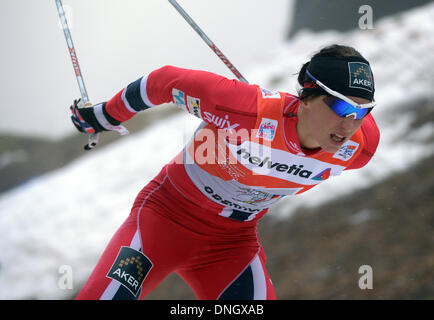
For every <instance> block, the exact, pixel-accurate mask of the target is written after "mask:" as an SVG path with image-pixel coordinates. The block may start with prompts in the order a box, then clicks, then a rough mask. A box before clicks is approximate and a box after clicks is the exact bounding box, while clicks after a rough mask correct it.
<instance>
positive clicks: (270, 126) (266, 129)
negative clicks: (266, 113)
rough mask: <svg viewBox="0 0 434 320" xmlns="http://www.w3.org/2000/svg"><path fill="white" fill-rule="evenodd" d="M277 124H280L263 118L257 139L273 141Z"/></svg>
mask: <svg viewBox="0 0 434 320" xmlns="http://www.w3.org/2000/svg"><path fill="white" fill-rule="evenodd" d="M277 124H278V122H277V121H276V120H272V119H267V118H262V120H261V125H260V126H259V130H258V133H257V134H256V137H257V138H263V139H265V140H269V141H272V140H273V139H274V136H275V134H276V128H277Z"/></svg>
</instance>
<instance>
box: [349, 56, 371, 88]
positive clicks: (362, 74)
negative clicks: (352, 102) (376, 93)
mask: <svg viewBox="0 0 434 320" xmlns="http://www.w3.org/2000/svg"><path fill="white" fill-rule="evenodd" d="M348 69H349V72H350V88H359V89H363V90H367V91H369V92H372V90H373V87H374V81H373V79H372V73H371V68H370V67H369V66H368V65H367V64H366V63H363V62H348Z"/></svg>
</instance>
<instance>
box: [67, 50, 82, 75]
mask: <svg viewBox="0 0 434 320" xmlns="http://www.w3.org/2000/svg"><path fill="white" fill-rule="evenodd" d="M69 53H70V54H71V60H72V66H73V67H74V70H75V75H76V76H77V77H81V74H80V67H79V66H78V59H77V55H76V54H75V50H74V48H69Z"/></svg>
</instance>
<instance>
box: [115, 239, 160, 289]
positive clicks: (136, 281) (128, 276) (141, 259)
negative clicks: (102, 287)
mask: <svg viewBox="0 0 434 320" xmlns="http://www.w3.org/2000/svg"><path fill="white" fill-rule="evenodd" d="M152 266H153V265H152V262H151V260H149V259H148V257H146V256H145V255H144V254H143V253H141V252H140V251H137V250H134V249H133V248H130V247H122V248H121V249H120V250H119V253H118V256H117V257H116V260H115V262H114V263H113V266H112V268H111V269H110V271H109V272H108V273H107V278H111V279H113V280H116V281H118V282H119V283H120V284H121V285H123V286H124V287H125V288H127V289H128V291H130V292H131V293H132V294H133V295H134V296H137V293H138V292H139V289H140V287H141V286H142V283H143V280H145V278H146V276H147V275H148V273H149V271H150V270H151V268H152Z"/></svg>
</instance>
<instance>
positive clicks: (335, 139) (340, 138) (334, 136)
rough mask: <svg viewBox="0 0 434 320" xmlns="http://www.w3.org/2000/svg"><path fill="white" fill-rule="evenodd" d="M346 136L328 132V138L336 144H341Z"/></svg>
mask: <svg viewBox="0 0 434 320" xmlns="http://www.w3.org/2000/svg"><path fill="white" fill-rule="evenodd" d="M346 138H347V137H345V136H341V135H339V134H335V133H332V134H330V140H331V141H332V142H333V143H334V144H336V145H341V144H342V143H344V141H345V139H346Z"/></svg>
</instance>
